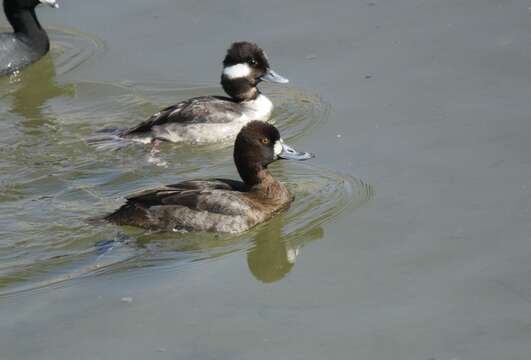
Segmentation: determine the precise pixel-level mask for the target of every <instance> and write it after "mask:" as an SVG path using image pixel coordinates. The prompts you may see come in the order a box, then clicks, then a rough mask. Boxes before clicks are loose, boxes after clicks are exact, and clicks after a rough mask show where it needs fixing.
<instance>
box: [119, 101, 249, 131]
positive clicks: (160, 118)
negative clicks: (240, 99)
mask: <svg viewBox="0 0 531 360" xmlns="http://www.w3.org/2000/svg"><path fill="white" fill-rule="evenodd" d="M234 104H235V102H234V101H233V100H232V99H230V98H226V97H221V96H200V97H196V98H192V99H189V100H185V101H181V102H180V103H178V104H175V105H172V106H169V107H167V108H165V109H162V110H161V111H159V112H158V113H156V114H153V115H152V116H151V117H150V118H149V119H147V120H146V121H143V122H141V123H140V124H138V125H137V126H135V127H133V128H131V129H129V130H127V131H126V132H125V135H134V134H138V133H145V132H148V131H151V129H152V128H153V127H154V126H160V125H164V124H169V123H176V124H183V125H187V124H203V123H217V124H220V123H227V122H230V121H231V120H232V119H233V118H234V117H239V116H242V115H243V113H242V112H241V111H239V110H237V109H236V108H235V107H234Z"/></svg>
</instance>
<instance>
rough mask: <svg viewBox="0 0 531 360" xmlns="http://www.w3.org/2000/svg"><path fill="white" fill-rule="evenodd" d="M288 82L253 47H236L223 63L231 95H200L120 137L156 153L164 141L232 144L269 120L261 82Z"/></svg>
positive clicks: (243, 43) (248, 44)
mask: <svg viewBox="0 0 531 360" xmlns="http://www.w3.org/2000/svg"><path fill="white" fill-rule="evenodd" d="M264 80H265V81H271V82H276V83H281V84H285V83H288V82H289V80H288V79H286V78H285V77H283V76H281V75H279V74H278V73H276V72H275V71H274V70H272V69H271V66H270V63H269V59H268V57H267V55H266V53H265V52H264V50H262V49H261V48H260V47H258V45H256V44H255V43H251V42H247V41H240V42H235V43H233V44H232V45H231V46H230V48H229V49H228V50H227V53H226V56H225V58H224V60H223V70H222V73H221V86H222V87H223V90H224V91H225V92H226V93H227V95H229V96H228V97H225V96H200V97H195V98H191V99H188V100H184V101H181V102H179V103H178V104H175V105H171V106H168V107H166V108H164V109H162V110H161V111H159V112H157V113H156V114H153V115H152V116H151V117H149V118H148V119H147V120H145V121H144V122H142V123H140V124H138V125H137V126H134V127H132V128H130V129H127V130H125V131H124V132H123V133H122V134H121V136H122V137H124V138H129V139H132V140H135V141H138V142H142V143H145V144H149V143H152V144H153V149H155V150H158V148H159V146H160V143H161V142H164V141H166V142H172V143H191V144H208V143H214V142H220V141H229V140H233V139H234V137H236V135H237V134H238V132H239V131H240V129H241V128H242V127H243V126H244V125H245V124H247V123H249V122H250V121H252V120H259V121H267V120H269V118H270V117H271V113H272V111H273V103H272V102H271V100H269V99H268V98H267V97H266V96H265V95H264V94H262V92H261V91H260V90H259V89H258V87H257V86H258V84H259V83H260V82H261V81H264Z"/></svg>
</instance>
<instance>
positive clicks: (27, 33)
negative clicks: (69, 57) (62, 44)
mask: <svg viewBox="0 0 531 360" xmlns="http://www.w3.org/2000/svg"><path fill="white" fill-rule="evenodd" d="M39 4H45V5H49V6H51V7H54V8H57V7H59V5H58V4H57V1H56V0H4V12H5V14H6V17H7V20H8V21H9V23H10V24H11V26H12V27H13V30H14V32H12V33H1V34H0V75H8V74H10V73H13V72H15V71H17V70H20V69H22V68H23V67H25V66H28V65H29V64H31V63H33V62H35V61H37V60H39V59H40V58H41V57H43V56H44V55H45V54H46V53H47V52H48V51H49V50H50V40H49V39H48V35H47V34H46V31H45V30H44V29H43V28H42V26H41V24H40V23H39V20H37V15H36V14H35V7H36V6H37V5H39Z"/></svg>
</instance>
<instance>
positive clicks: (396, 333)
mask: <svg viewBox="0 0 531 360" xmlns="http://www.w3.org/2000/svg"><path fill="white" fill-rule="evenodd" d="M60 3H61V4H60V5H61V7H60V9H57V10H53V9H50V8H47V7H42V6H41V7H40V8H39V9H38V14H39V19H40V20H41V23H42V24H43V26H45V27H46V28H47V29H51V37H52V53H51V56H47V57H46V58H44V59H42V61H41V62H39V63H38V64H36V65H35V66H32V67H30V68H28V69H25V70H24V71H22V72H21V73H20V74H17V75H16V76H14V77H12V78H11V79H2V80H0V294H1V295H0V319H1V320H2V321H1V322H0V359H1V360H4V359H6V360H18V359H20V360H27V359H38V360H43V359H44V360H48V359H49V360H63V359H64V360H72V359H80V360H94V359H112V360H122V359H123V360H131V359H164V360H175V359H186V360H188V359H190V360H249V359H252V360H269V359H290V360H322V359H327V360H328V359H330V360H331V359H334V360H335V359H337V360H344V359H360V360H365V359H368V360H373V359H374V360H382V359H392V360H428V359H429V360H432V359H433V360H499V359H510V360H528V359H529V357H530V356H529V354H531V342H530V341H529V339H530V338H531V326H530V324H531V312H530V299H531V281H530V279H531V276H530V275H531V265H530V261H529V254H530V252H531V241H530V236H529V234H531V206H530V204H531V191H530V189H531V182H530V179H531V166H530V160H529V158H530V156H529V154H530V153H531V142H530V141H529V134H531V121H529V114H530V113H531V102H530V101H529V94H530V90H531V85H530V84H531V72H530V71H529V64H530V60H531V47H530V46H529V39H531V32H530V29H531V28H530V26H529V24H530V23H529V22H530V17H529V15H530V13H529V9H528V8H529V6H530V5H529V2H528V1H527V0H515V1H485V0H467V1H437V0H403V1H385V0H375V1H352V0H330V1H317V0H307V1H304V2H302V1H297V0H283V1H274V0H273V1H255V0H225V1H216V0H202V1H172V0H151V1H141V0H129V1H127V4H125V2H124V1H118V0H109V1H105V2H102V1H60ZM0 23H1V24H2V28H6V26H5V22H4V19H3V17H2V16H0ZM239 40H250V41H255V42H257V43H258V44H259V45H260V46H262V47H263V48H264V49H265V50H266V52H267V53H268V56H269V58H270V61H271V65H272V67H273V69H274V70H275V71H277V72H278V73H280V74H282V75H283V76H285V77H287V78H289V79H290V84H289V86H267V85H266V84H264V86H263V88H262V89H263V91H264V93H266V94H267V95H268V96H270V97H271V98H272V99H273V101H274V103H275V105H276V109H275V113H274V116H273V120H274V121H275V124H277V125H278V126H279V127H280V128H281V130H282V132H283V135H284V137H285V138H286V139H287V141H289V142H290V143H292V144H293V145H294V146H295V147H296V148H298V149H301V150H305V151H311V152H313V153H315V154H316V155H317V157H316V158H315V159H312V160H311V161H307V162H304V163H293V162H279V163H277V164H274V165H273V166H272V167H271V168H272V170H273V171H274V173H275V176H277V177H278V178H279V179H281V180H282V181H285V182H286V183H287V185H288V186H289V187H290V189H291V190H292V191H293V192H294V193H295V195H296V201H295V202H294V203H293V206H292V207H291V208H290V209H289V211H287V212H286V213H284V214H282V215H280V216H278V217H276V218H274V219H272V220H271V221H270V222H268V223H266V224H263V225H261V226H259V227H257V228H255V229H253V230H252V231H250V232H248V233H246V234H242V235H241V236H237V237H231V236H228V237H225V236H220V237H217V236H215V235H204V234H200V235H192V234H149V233H145V232H143V231H141V230H138V229H133V228H119V227H115V226H110V225H101V226H94V225H90V224H88V223H87V221H86V219H88V218H90V217H91V216H94V215H100V214H102V213H105V212H108V211H111V210H113V209H115V208H116V207H118V206H120V205H121V204H122V201H123V198H124V196H126V195H127V194H130V193H132V192H135V191H137V190H141V189H145V188H148V187H152V186H157V185H161V184H166V183H174V182H176V181H179V180H182V179H188V178H196V177H204V176H208V177H210V176H223V177H234V178H237V173H236V171H235V169H234V167H233V165H232V161H231V148H230V145H227V146H225V145H223V144H219V145H215V146H208V147H197V148H194V149H193V150H191V149H189V148H188V147H181V146H174V145H165V146H163V149H162V150H163V151H162V154H161V158H162V159H161V160H163V161H166V163H167V167H164V166H156V165H155V164H153V163H150V162H148V161H146V160H147V158H146V155H147V149H146V148H145V147H144V146H130V147H124V148H121V149H119V150H116V151H112V150H110V149H108V148H107V149H106V148H103V149H102V148H101V147H98V146H96V145H98V144H93V143H89V140H90V139H92V138H93V137H94V136H102V135H105V134H108V132H105V131H112V129H113V128H123V127H127V126H130V125H132V124H136V123H138V122H139V121H142V120H144V119H145V118H146V117H147V116H149V115H150V114H151V113H153V112H155V111H157V110H159V109H160V108H161V107H163V106H166V105H168V104H173V103H175V102H176V101H179V100H181V99H185V98H188V97H190V96H196V95H203V94H214V93H215V94H221V93H222V92H221V89H220V87H219V85H218V79H219V76H220V71H221V61H222V57H223V54H224V52H225V51H226V49H227V47H228V46H229V44H230V43H231V42H233V41H239ZM104 129H106V130H104ZM109 129H111V130H109ZM102 130H104V132H101V131H102ZM100 145H101V144H100Z"/></svg>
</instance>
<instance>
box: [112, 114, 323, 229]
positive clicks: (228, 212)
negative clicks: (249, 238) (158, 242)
mask: <svg viewBox="0 0 531 360" xmlns="http://www.w3.org/2000/svg"><path fill="white" fill-rule="evenodd" d="M311 157H313V155H311V154H309V153H299V152H296V151H295V150H293V149H292V148H290V147H289V146H287V145H286V144H284V143H283V142H282V140H281V139H280V135H279V133H278V130H277V129H276V128H275V127H274V126H273V125H270V124H267V123H264V122H260V121H252V122H250V123H249V124H247V125H246V126H244V127H243V128H242V130H241V131H240V132H239V134H238V136H237V138H236V143H235V146H234V161H235V163H236V167H237V169H238V172H239V173H240V176H241V177H242V179H243V181H236V180H227V179H208V180H189V181H184V182H180V183H177V184H173V185H167V186H163V187H160V188H155V189H150V190H145V191H142V192H140V193H137V194H134V195H132V196H130V197H128V198H127V202H126V203H125V204H124V205H123V206H122V207H120V208H119V209H118V210H116V211H115V212H114V213H112V214H110V215H107V216H106V217H105V219H106V220H107V221H110V222H112V223H115V224H118V225H131V226H137V227H141V228H145V229H149V230H162V231H208V232H219V233H241V232H244V231H246V230H248V229H250V228H252V227H253V226H255V225H257V224H259V223H262V222H264V221H267V220H269V219H270V218H271V217H273V216H274V215H275V214H277V213H279V212H280V211H283V210H285V209H287V208H288V207H289V205H290V204H291V202H292V201H293V196H292V195H291V194H290V192H289V191H288V189H287V188H286V186H284V184H282V183H280V182H279V181H277V180H275V179H274V178H273V176H272V175H271V174H270V173H269V172H268V171H267V165H268V164H269V163H271V162H273V161H274V160H276V159H294V160H306V159H309V158H311Z"/></svg>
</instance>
